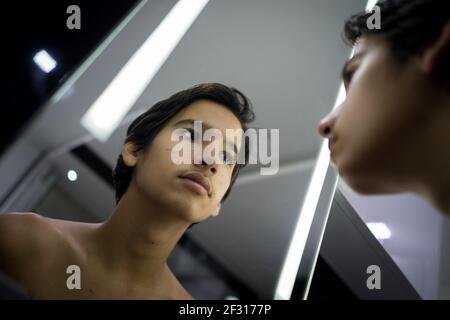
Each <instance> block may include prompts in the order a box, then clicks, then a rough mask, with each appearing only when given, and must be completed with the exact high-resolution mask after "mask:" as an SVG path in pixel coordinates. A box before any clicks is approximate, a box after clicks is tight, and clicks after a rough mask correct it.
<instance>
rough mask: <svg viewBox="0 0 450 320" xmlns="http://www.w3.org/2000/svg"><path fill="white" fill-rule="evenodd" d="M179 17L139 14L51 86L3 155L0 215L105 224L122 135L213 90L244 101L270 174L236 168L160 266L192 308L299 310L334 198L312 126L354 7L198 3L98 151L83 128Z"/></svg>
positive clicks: (326, 102) (137, 8)
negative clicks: (139, 120)
mask: <svg viewBox="0 0 450 320" xmlns="http://www.w3.org/2000/svg"><path fill="white" fill-rule="evenodd" d="M176 4H177V1H174V0H170V1H142V2H136V3H135V4H134V6H132V7H131V8H129V9H128V11H126V12H127V14H125V15H124V17H123V18H122V19H121V20H118V21H119V22H118V23H117V24H115V26H114V28H112V27H111V30H110V32H109V33H108V36H106V37H103V38H102V41H100V40H99V41H98V45H97V46H96V48H95V50H94V51H92V53H91V54H90V55H89V56H88V58H87V59H86V60H84V61H82V62H81V61H80V62H79V64H78V66H77V68H76V69H75V71H73V72H72V73H70V75H69V76H67V77H66V78H64V79H62V80H61V81H62V82H61V84H60V85H59V86H57V90H56V92H55V93H54V94H52V95H51V96H50V95H49V96H48V97H47V100H46V102H45V103H44V104H43V105H42V108H41V109H40V110H39V113H38V115H37V116H36V117H34V118H33V120H32V121H31V122H30V123H29V125H28V126H27V127H26V129H25V130H24V131H23V133H22V134H21V135H20V136H18V137H17V139H15V140H14V142H13V143H11V145H10V146H9V148H8V149H7V150H6V151H5V152H4V153H3V154H2V159H1V162H0V172H1V176H2V183H1V194H0V196H1V210H0V211H1V212H11V211H32V212H36V213H38V214H41V215H43V216H47V217H51V218H57V219H64V220H74V221H83V222H102V221H105V220H106V219H107V218H108V217H109V215H110V214H111V213H112V211H113V210H114V208H115V201H114V190H113V185H112V181H111V170H112V168H113V167H114V165H115V162H116V160H117V157H118V155H119V154H120V152H121V148H122V144H123V142H124V139H125V136H126V129H127V127H128V125H129V124H130V123H131V121H132V120H134V119H135V118H136V117H137V116H138V115H140V114H141V113H143V112H145V111H146V110H147V109H148V108H149V107H150V106H152V105H154V104H155V103H156V102H158V101H160V100H162V99H165V98H167V97H169V96H170V95H172V94H173V93H175V92H177V91H180V90H183V89H186V88H189V87H191V86H193V85H196V84H199V83H204V82H220V83H224V84H227V85H231V86H233V87H235V88H237V89H239V90H240V91H242V92H243V93H244V94H245V95H246V96H247V97H249V98H250V100H251V101H252V104H253V107H254V111H255V114H256V120H255V121H254V122H253V123H251V124H250V127H253V128H266V129H276V130H278V132H279V138H276V140H274V141H272V140H271V142H273V143H276V144H277V145H278V147H279V148H278V149H279V154H277V155H276V158H278V160H279V164H276V163H275V159H274V158H273V159H272V160H273V163H272V164H273V165H276V167H277V170H276V173H275V174H271V175H262V174H261V168H262V167H267V166H268V165H267V164H261V163H259V164H255V165H249V166H247V167H246V168H244V169H243V170H242V171H241V173H240V176H239V178H238V180H237V182H236V184H235V185H234V187H233V189H232V191H231V194H230V197H229V198H228V199H227V200H226V201H225V202H224V203H223V206H222V210H221V213H220V215H219V216H218V217H216V218H211V219H208V220H206V221H203V222H202V223H200V224H198V225H195V226H194V227H193V228H191V229H189V230H188V231H187V232H186V233H185V234H184V235H183V237H182V238H181V239H180V241H179V243H178V245H177V246H176V247H175V249H174V251H173V252H172V254H171V256H170V257H169V260H168V263H169V265H170V268H171V270H172V271H173V273H174V275H175V276H176V277H177V278H178V280H179V281H180V282H181V283H182V284H183V286H184V287H185V288H186V289H187V290H188V292H190V293H191V294H192V296H193V297H194V298H197V299H244V298H257V299H290V298H294V296H292V297H291V295H292V291H293V290H294V289H295V292H296V293H297V294H296V295H295V298H296V299H298V298H305V297H306V294H307V287H308V283H309V282H310V278H311V273H312V269H313V265H314V261H315V259H316V258H317V251H318V247H319V244H320V239H321V235H322V234H323V230H324V227H325V221H326V217H327V213H328V210H329V208H330V205H331V199H332V196H333V192H334V188H335V184H336V176H335V175H334V173H333V172H332V170H331V169H330V168H329V167H328V162H324V163H321V164H320V165H319V164H318V161H317V159H318V157H319V154H321V152H322V153H323V156H322V157H325V153H324V152H325V151H324V150H325V149H324V148H323V146H324V145H323V141H322V139H321V138H320V137H319V135H318V134H317V124H318V122H319V120H320V119H321V117H322V116H323V115H325V114H326V113H328V112H329V110H330V109H331V108H332V107H333V106H334V105H335V101H336V97H337V94H338V91H339V85H340V79H339V73H340V68H341V67H342V64H343V62H344V61H345V60H346V59H347V58H348V56H349V55H350V48H349V47H347V46H346V45H345V44H344V43H343V41H342V39H341V30H342V28H343V21H344V20H345V19H346V18H348V17H349V16H350V15H351V14H353V13H355V12H359V11H362V10H363V9H364V7H365V1H360V0H342V1H339V2H336V1H329V0H328V1H327V0H319V1H317V0H314V1H313V0H302V1H292V0H283V1H260V0H246V1H237V0H235V1H219V0H210V1H205V2H204V6H203V7H202V9H201V10H200V11H199V13H198V16H196V17H195V18H194V19H193V21H192V24H190V25H189V27H188V28H187V29H186V31H185V33H184V34H183V35H182V37H181V38H180V40H179V42H177V43H175V45H174V48H172V50H171V51H169V53H168V56H167V58H166V59H162V62H163V64H162V65H161V66H160V68H157V70H156V71H155V75H154V77H152V78H151V79H150V80H151V81H150V82H148V83H147V84H146V85H145V86H144V87H143V91H142V92H139V95H138V96H137V97H136V100H135V101H134V102H133V103H132V107H131V109H130V110H129V111H127V112H126V114H125V115H124V117H122V118H121V119H120V123H119V124H118V126H117V127H116V128H115V130H114V131H113V132H112V134H111V135H110V136H109V137H108V138H106V141H104V142H102V141H100V140H98V139H97V138H95V137H94V136H93V135H92V133H90V132H88V131H87V130H86V129H85V127H84V126H82V125H81V124H80V120H81V119H82V117H83V116H84V115H85V114H86V112H87V110H88V109H89V108H90V107H91V106H92V105H93V104H94V102H95V101H97V99H98V98H99V96H100V95H101V94H102V92H104V90H105V89H106V88H107V87H108V85H109V84H110V83H111V81H112V80H113V79H114V78H115V77H116V75H117V74H118V73H119V71H120V70H122V68H123V67H124V65H126V63H127V61H129V59H130V58H131V57H132V56H133V54H134V53H135V52H137V50H138V49H139V48H140V47H141V45H142V44H143V43H144V42H145V41H146V39H148V38H149V36H150V34H152V32H153V31H155V29H157V27H158V26H160V23H161V22H162V21H163V19H164V18H165V17H166V16H167V14H168V13H169V12H171V10H172V9H173V8H174V7H175V6H176ZM89 6H91V5H87V4H86V6H85V7H84V8H83V7H81V12H82V16H83V15H85V16H88V15H89V10H90V9H89ZM64 14H66V13H64ZM82 19H83V18H82ZM82 21H83V20H82ZM99 23H100V22H99ZM61 28H65V26H62V27H61ZM82 28H83V27H82ZM73 32H76V31H73ZM36 48H37V47H36ZM61 55H62V56H61V59H62V57H63V55H64V53H61ZM55 59H56V60H58V57H55ZM149 59H150V58H149ZM61 67H62V68H63V67H64V65H63V63H61ZM142 72H144V71H143V70H142ZM130 90H131V89H130ZM133 90H134V89H133ZM271 138H272V139H275V136H271ZM275 150H276V149H272V151H275ZM321 150H322V151H321ZM274 156H275V155H274ZM308 194H309V196H308Z"/></svg>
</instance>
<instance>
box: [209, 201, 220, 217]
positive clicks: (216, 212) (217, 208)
mask: <svg viewBox="0 0 450 320" xmlns="http://www.w3.org/2000/svg"><path fill="white" fill-rule="evenodd" d="M221 206H222V205H221V204H220V203H219V204H218V205H217V207H216V209H215V210H214V212H213V213H212V214H211V216H213V217H217V216H218V215H219V212H220V208H221Z"/></svg>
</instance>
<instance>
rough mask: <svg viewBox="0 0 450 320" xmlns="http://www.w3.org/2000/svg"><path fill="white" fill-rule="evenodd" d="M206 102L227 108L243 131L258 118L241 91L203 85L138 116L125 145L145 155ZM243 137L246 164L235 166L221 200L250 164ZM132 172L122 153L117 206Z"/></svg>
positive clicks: (116, 181) (115, 171)
mask: <svg viewBox="0 0 450 320" xmlns="http://www.w3.org/2000/svg"><path fill="white" fill-rule="evenodd" d="M203 99H206V100H211V101H214V102H216V103H219V104H221V105H223V106H224V107H226V108H228V109H229V110H230V111H231V112H232V113H233V114H234V115H235V116H236V117H237V118H238V119H239V121H240V123H241V126H242V129H243V130H244V131H245V130H247V123H249V122H251V121H253V119H254V118H255V114H254V113H253V109H252V106H251V103H250V100H249V99H248V98H247V97H246V96H245V95H244V94H242V93H241V92H240V91H239V90H237V89H235V88H232V87H228V86H225V85H223V84H220V83H203V84H199V85H196V86H194V87H192V88H189V89H186V90H183V91H180V92H177V93H175V94H174V95H172V96H171V97H169V98H167V99H165V100H162V101H159V102H157V103H156V104H155V105H153V106H152V107H151V108H150V109H149V110H148V111H146V112H144V113H143V114H141V115H140V116H139V117H137V118H136V119H135V120H134V121H133V122H132V123H131V124H130V126H129V127H128V129H127V137H126V139H125V142H124V144H125V143H127V142H132V143H134V145H135V146H136V148H135V149H134V151H135V152H138V151H141V150H143V151H144V152H146V150H148V148H149V147H150V146H151V143H152V141H153V139H154V138H155V137H156V135H157V134H158V133H159V132H160V131H161V129H162V128H163V127H164V125H165V124H166V123H167V122H168V121H169V120H170V119H171V118H172V117H174V116H175V115H176V114H177V113H178V112H180V111H181V110H182V109H183V108H185V107H187V106H188V105H190V104H191V103H193V102H195V101H197V100H203ZM244 138H245V148H244V152H245V154H244V155H245V163H244V164H236V165H235V167H234V169H233V173H232V176H231V182H230V186H229V188H228V190H227V192H226V193H225V195H224V196H223V198H222V201H223V200H225V199H226V198H227V196H228V194H229V192H230V190H231V187H232V186H233V184H234V182H235V181H236V178H237V176H238V174H239V171H240V169H241V168H242V167H244V166H245V165H246V163H247V162H248V156H249V150H248V145H249V143H248V142H249V141H248V138H247V137H244ZM133 171H134V168H133V167H128V166H127V165H125V163H124V162H123V158H122V155H121V154H120V155H119V157H118V159H117V163H116V166H115V168H114V169H113V172H112V177H113V184H114V188H115V190H116V196H115V197H116V203H118V202H119V200H120V198H122V196H123V194H124V193H125V192H126V191H127V189H128V186H129V184H130V181H131V178H132V176H133Z"/></svg>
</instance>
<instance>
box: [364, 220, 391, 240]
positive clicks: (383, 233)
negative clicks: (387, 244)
mask: <svg viewBox="0 0 450 320" xmlns="http://www.w3.org/2000/svg"><path fill="white" fill-rule="evenodd" d="M367 227H368V228H369V230H370V231H371V232H372V233H373V235H374V236H375V238H377V239H379V240H384V239H389V238H390V237H391V235H392V233H391V230H389V228H388V226H387V225H386V224H384V223H383V222H368V223H367Z"/></svg>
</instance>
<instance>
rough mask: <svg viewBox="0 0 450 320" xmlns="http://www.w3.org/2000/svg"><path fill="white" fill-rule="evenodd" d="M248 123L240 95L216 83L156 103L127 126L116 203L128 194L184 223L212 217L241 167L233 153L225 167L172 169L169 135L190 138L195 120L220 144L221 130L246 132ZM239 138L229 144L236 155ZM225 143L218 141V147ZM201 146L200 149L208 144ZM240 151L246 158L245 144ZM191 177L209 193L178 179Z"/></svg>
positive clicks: (212, 164) (116, 172)
mask: <svg viewBox="0 0 450 320" xmlns="http://www.w3.org/2000/svg"><path fill="white" fill-rule="evenodd" d="M253 119H254V113H253V111H252V107H251V104H250V101H249V100H248V99H247V98H246V97H245V96H244V95H243V94H242V93H241V92H240V91H238V90H236V89H234V88H231V87H227V86H225V85H222V84H219V83H205V84H200V85H197V86H194V87H192V88H189V89H186V90H183V91H180V92H178V93H176V94H174V95H172V96H171V97H169V98H168V99H165V100H162V101H160V102H158V103H156V104H155V105H154V106H153V107H151V108H150V109H149V110H148V111H147V112H145V113H143V114H142V115H140V116H139V117H138V118H136V119H135V120H134V121H133V122H132V123H131V125H130V126H129V127H128V130H127V137H126V139H125V143H124V146H123V149H122V153H121V154H120V155H119V157H118V159H117V164H116V167H115V168H114V170H113V181H114V186H115V189H116V202H117V203H118V202H119V201H120V199H121V198H122V196H123V195H124V194H125V193H126V192H127V191H129V190H130V189H132V190H133V192H137V193H139V194H140V196H142V197H143V198H145V199H148V200H149V201H150V202H152V203H154V204H157V205H161V206H163V207H166V208H172V209H173V211H174V212H178V213H180V214H183V215H184V216H183V219H185V220H186V221H189V222H194V223H195V222H199V221H202V220H204V219H206V218H207V217H208V216H210V215H217V214H218V211H219V209H220V204H221V202H222V201H223V200H224V199H225V198H226V197H227V196H228V194H229V192H230V189H231V187H232V185H233V183H234V182H235V180H236V178H237V176H238V174H239V170H240V169H241V168H242V167H243V166H245V164H237V163H235V162H236V161H235V160H237V154H232V155H231V156H232V159H231V161H226V162H224V163H220V161H211V159H209V161H202V163H201V164H195V163H194V161H192V162H191V164H175V163H174V162H173V160H172V157H171V154H172V150H173V148H174V146H175V145H176V144H177V143H179V141H173V140H172V134H173V132H174V131H175V130H177V129H186V130H184V131H186V132H187V133H189V132H191V133H192V130H193V129H194V124H193V123H192V121H195V120H199V121H202V124H203V126H204V127H207V126H209V127H211V128H215V129H218V130H220V132H221V133H222V135H223V137H224V140H225V139H226V129H234V130H239V129H242V130H244V131H245V130H246V129H247V124H248V123H249V122H251V121H253ZM189 134H190V133H189ZM243 139H244V137H241V136H239V137H238V138H237V139H235V141H231V143H233V144H234V145H235V146H236V148H237V150H240V148H241V146H242V147H243V146H244V141H242V140H243ZM183 141H188V143H189V148H193V147H194V143H196V142H195V141H193V140H192V141H191V140H190V137H189V139H186V140H185V139H183ZM228 142H229V141H223V144H224V145H225V143H228ZM201 143H202V147H203V148H205V147H206V145H207V144H208V142H205V141H201ZM244 152H245V159H247V158H248V144H247V143H246V144H245V150H244ZM192 154H193V152H192ZM202 160H206V159H202ZM213 160H214V159H213ZM207 163H209V164H207ZM191 174H193V175H194V176H195V175H197V176H199V175H201V176H202V177H203V179H204V180H206V182H207V184H208V185H209V187H207V188H206V189H208V194H206V195H205V194H202V193H201V192H197V191H199V190H197V189H196V186H195V185H192V183H191V182H192V181H191V180H189V179H184V178H183V177H185V176H186V175H191ZM197 187H198V186H197ZM200 191H201V190H200Z"/></svg>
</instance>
